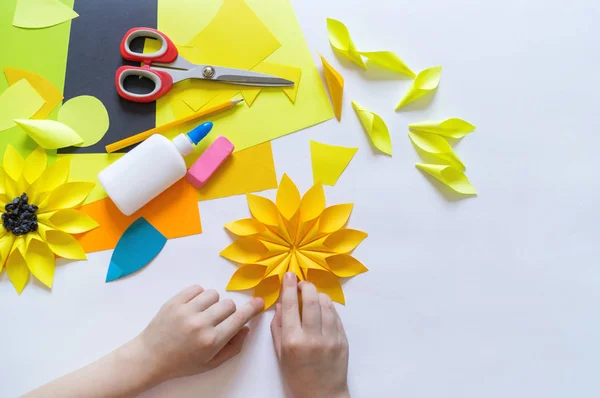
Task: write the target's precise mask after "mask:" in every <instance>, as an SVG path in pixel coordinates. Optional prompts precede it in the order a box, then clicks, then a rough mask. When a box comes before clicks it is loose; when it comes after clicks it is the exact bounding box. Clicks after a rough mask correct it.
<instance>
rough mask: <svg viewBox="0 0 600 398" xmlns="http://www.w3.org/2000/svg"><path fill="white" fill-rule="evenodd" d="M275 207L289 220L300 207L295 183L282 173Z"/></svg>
mask: <svg viewBox="0 0 600 398" xmlns="http://www.w3.org/2000/svg"><path fill="white" fill-rule="evenodd" d="M276 202H277V208H278V209H279V211H280V212H281V215H282V216H283V217H285V219H286V220H290V219H291V218H292V217H293V216H294V214H296V211H298V208H299V207H300V191H298V187H296V184H294V182H293V181H292V180H291V179H290V177H288V175H287V174H284V175H283V177H282V178H281V182H280V183H279V189H278V190H277V198H276Z"/></svg>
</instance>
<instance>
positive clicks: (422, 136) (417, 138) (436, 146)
mask: <svg viewBox="0 0 600 398" xmlns="http://www.w3.org/2000/svg"><path fill="white" fill-rule="evenodd" d="M408 136H409V137H410V140H411V141H412V142H413V144H414V145H415V146H416V147H417V148H418V149H419V150H421V151H423V152H425V153H426V154H429V155H432V156H434V157H435V158H437V159H439V160H441V161H442V162H444V163H447V164H449V165H451V166H454V167H457V168H459V169H463V170H464V169H465V165H464V164H463V162H462V161H461V160H460V158H459V157H458V155H456V153H455V152H454V150H453V149H452V147H451V146H450V144H449V143H448V141H446V140H445V139H444V138H443V137H440V136H438V135H435V134H431V133H422V132H409V133H408Z"/></svg>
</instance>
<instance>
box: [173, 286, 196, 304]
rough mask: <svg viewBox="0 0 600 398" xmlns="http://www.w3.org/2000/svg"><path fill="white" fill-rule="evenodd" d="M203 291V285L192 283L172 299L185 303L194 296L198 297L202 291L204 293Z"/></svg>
mask: <svg viewBox="0 0 600 398" xmlns="http://www.w3.org/2000/svg"><path fill="white" fill-rule="evenodd" d="M203 291H204V289H203V288H202V286H200V285H192V286H190V287H187V288H185V289H183V290H182V291H180V292H179V293H177V294H176V295H175V296H174V297H173V298H172V299H171V301H173V302H176V303H179V304H185V303H187V302H188V301H190V300H191V299H193V298H194V297H196V296H197V295H199V294H200V293H202V292H203Z"/></svg>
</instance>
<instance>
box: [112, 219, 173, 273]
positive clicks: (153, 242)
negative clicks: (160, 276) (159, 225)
mask: <svg viewBox="0 0 600 398" xmlns="http://www.w3.org/2000/svg"><path fill="white" fill-rule="evenodd" d="M165 243H167V238H165V237H164V236H163V234H161V233H160V232H159V231H158V230H157V229H156V228H154V227H153V226H152V224H150V223H149V222H148V221H146V219H145V218H143V217H140V218H138V219H137V220H135V221H134V222H133V224H131V225H130V226H129V228H127V230H126V231H125V232H124V233H123V235H122V236H121V239H119V242H117V247H116V248H115V251H114V252H113V255H112V257H111V258H110V265H109V267H108V272H107V273H106V282H111V281H114V280H117V279H119V278H122V277H124V276H127V275H129V274H132V273H134V272H135V271H137V270H139V269H141V268H143V267H145V266H146V265H148V263H149V262H150V261H152V259H153V258H154V257H156V255H157V254H158V253H160V251H161V250H162V248H163V247H164V246H165Z"/></svg>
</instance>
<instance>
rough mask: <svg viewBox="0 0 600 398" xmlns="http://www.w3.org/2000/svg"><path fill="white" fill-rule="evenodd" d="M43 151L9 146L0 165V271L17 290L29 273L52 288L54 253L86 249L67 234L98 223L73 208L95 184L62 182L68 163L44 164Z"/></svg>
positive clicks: (80, 255)
mask: <svg viewBox="0 0 600 398" xmlns="http://www.w3.org/2000/svg"><path fill="white" fill-rule="evenodd" d="M47 162H48V159H47V156H46V152H45V151H44V150H43V149H42V148H39V147H38V148H37V149H36V150H35V151H33V152H32V153H31V154H30V155H29V156H28V157H27V159H23V157H21V155H20V154H19V153H18V152H17V151H16V150H15V149H14V148H13V147H12V146H10V145H8V147H7V148H6V152H5V153H4V161H3V167H2V168H0V208H1V212H2V226H0V272H1V271H2V269H3V268H6V273H7V274H8V278H9V279H10V281H11V282H12V284H13V286H14V287H15V289H16V290H17V293H19V294H20V293H21V292H22V291H23V288H24V287H25V285H26V284H27V281H28V280H29V273H30V272H31V273H32V274H33V275H34V276H35V277H36V278H37V279H39V280H40V282H42V283H43V284H44V285H46V286H48V287H52V282H53V280H54V268H55V266H56V256H58V257H64V258H68V259H73V260H85V258H86V256H85V252H84V251H83V249H82V248H81V246H80V245H79V242H77V240H76V239H75V238H74V237H73V236H71V234H80V233H83V232H87V231H89V230H91V229H94V228H96V227H97V226H98V223H96V221H94V220H93V219H92V218H91V217H89V216H88V215H86V214H84V213H82V212H79V211H77V210H75V209H73V208H74V207H77V206H79V205H81V204H82V203H83V201H84V200H85V198H86V197H87V196H88V194H89V193H90V192H91V190H92V189H93V188H94V186H95V185H96V184H95V183H93V182H67V180H68V178H69V163H68V161H65V160H59V161H57V162H55V163H54V164H52V165H50V166H48V165H47Z"/></svg>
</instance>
